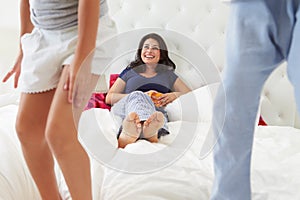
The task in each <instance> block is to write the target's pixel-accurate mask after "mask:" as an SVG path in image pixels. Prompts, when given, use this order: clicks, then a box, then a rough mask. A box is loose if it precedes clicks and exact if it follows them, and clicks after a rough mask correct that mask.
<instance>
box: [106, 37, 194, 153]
mask: <svg viewBox="0 0 300 200" xmlns="http://www.w3.org/2000/svg"><path fill="white" fill-rule="evenodd" d="M175 67H176V66H175V64H174V62H173V61H172V60H171V59H170V58H169V56H168V50H167V46H166V43H165V42H164V40H163V39H162V37H161V36H159V35H158V34H155V33H150V34H148V35H146V36H144V37H143V38H142V39H141V41H140V43H139V47H138V50H137V53H136V59H135V60H134V61H133V62H131V63H130V64H129V65H128V66H127V67H126V69H124V70H123V71H122V73H121V74H120V76H119V77H118V79H117V80H116V82H115V83H114V84H113V86H112V87H111V89H110V90H109V91H108V94H107V96H106V103H107V104H110V105H113V107H112V113H113V114H115V115H117V116H120V117H121V118H122V120H123V123H122V127H121V128H120V133H119V135H118V143H119V147H120V148H124V147H125V146H126V145H127V144H130V143H134V142H135V141H137V140H138V139H140V138H143V139H147V140H148V141H150V142H158V138H159V137H160V136H161V135H164V134H168V133H169V132H168V131H167V127H166V122H167V113H166V111H165V110H164V107H165V106H166V105H168V104H169V103H171V102H172V101H174V100H175V99H176V98H178V97H179V96H180V95H182V94H185V93H187V92H189V91H190V89H189V88H188V87H187V86H186V85H185V84H184V83H183V82H182V81H181V80H180V78H179V77H178V76H177V75H176V74H175V73H174V70H175Z"/></svg>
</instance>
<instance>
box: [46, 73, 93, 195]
mask: <svg viewBox="0 0 300 200" xmlns="http://www.w3.org/2000/svg"><path fill="white" fill-rule="evenodd" d="M68 70H69V67H64V69H63V72H62V75H61V79H60V81H59V84H58V87H57V89H56V93H55V95H54V98H53V102H52V105H51V108H50V112H49V116H48V121H47V128H46V137H47V140H48V144H49V146H50V149H51V151H52V152H53V154H54V155H55V157H56V159H57V161H58V163H59V166H60V168H61V170H62V172H63V175H64V178H65V180H66V183H67V185H68V188H69V190H70V193H71V196H72V199H73V200H76V199H79V200H81V199H85V200H90V199H92V191H91V174H90V163H89V157H88V155H87V153H86V152H85V150H84V149H83V147H82V146H81V144H80V143H79V141H78V139H77V130H76V126H75V121H74V118H73V112H72V111H73V110H72V104H70V103H69V102H68V91H65V90H64V89H63V87H64V84H65V83H66V81H67V75H68ZM82 105H83V107H84V104H82Z"/></svg>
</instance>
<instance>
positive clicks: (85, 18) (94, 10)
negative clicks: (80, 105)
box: [67, 0, 100, 103]
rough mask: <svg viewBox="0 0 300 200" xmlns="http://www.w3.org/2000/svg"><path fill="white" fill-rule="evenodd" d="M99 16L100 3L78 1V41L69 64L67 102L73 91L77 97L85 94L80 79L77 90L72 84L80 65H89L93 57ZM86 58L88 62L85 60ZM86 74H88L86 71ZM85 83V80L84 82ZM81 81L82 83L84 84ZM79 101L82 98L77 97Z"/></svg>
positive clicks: (91, 0)
mask: <svg viewBox="0 0 300 200" xmlns="http://www.w3.org/2000/svg"><path fill="white" fill-rule="evenodd" d="M99 16H100V2H99V0H79V5H78V41H77V47H76V50H75V56H74V60H73V62H72V64H71V67H70V71H69V79H68V83H67V88H68V89H69V102H70V103H72V102H73V98H74V97H73V96H72V95H73V91H75V90H79V92H75V93H76V94H78V95H83V94H85V93H82V92H81V89H80V88H85V84H84V83H81V81H80V79H79V82H78V84H77V86H76V87H77V88H74V82H75V78H76V75H77V72H78V70H79V68H80V67H81V66H82V63H83V62H84V63H85V64H88V65H90V64H91V60H92V58H93V56H91V55H90V53H91V52H92V51H93V50H94V49H95V47H96V39H97V30H98V22H99ZM89 55H90V56H89ZM87 57H88V59H89V60H85V59H86V58H87ZM87 73H90V71H88V72H87ZM83 78H84V77H83ZM84 81H86V80H84ZM84 81H83V82H84ZM76 98H78V99H81V98H82V97H77V96H76Z"/></svg>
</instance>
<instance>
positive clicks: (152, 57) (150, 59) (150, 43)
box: [141, 38, 160, 65]
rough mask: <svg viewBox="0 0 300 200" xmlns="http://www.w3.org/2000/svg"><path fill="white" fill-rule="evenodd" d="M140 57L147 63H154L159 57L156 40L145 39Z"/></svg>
mask: <svg viewBox="0 0 300 200" xmlns="http://www.w3.org/2000/svg"><path fill="white" fill-rule="evenodd" d="M141 58H142V60H143V62H144V63H145V64H147V65H154V64H155V65H156V64H157V63H158V62H159V59H160V47H159V44H158V42H157V41H156V40H154V39H152V38H149V39H147V40H146V41H145V42H144V44H143V48H142V53H141Z"/></svg>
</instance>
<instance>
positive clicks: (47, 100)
mask: <svg viewBox="0 0 300 200" xmlns="http://www.w3.org/2000/svg"><path fill="white" fill-rule="evenodd" d="M54 92H55V90H52V91H49V92H44V93H37V94H22V96H21V101H20V105H19V111H18V117H17V121H16V131H17V133H18V137H19V140H20V143H21V147H22V151H23V154H24V157H25V160H26V163H27V165H28V167H29V170H30V172H31V175H32V177H33V179H34V181H35V183H36V185H37V187H38V189H39V192H40V195H41V197H42V199H43V200H48V199H49V200H58V199H60V196H59V192H58V187H57V182H56V179H55V174H54V161H53V156H52V154H51V152H50V149H49V146H48V144H47V142H46V140H45V127H46V122H47V116H48V112H49V108H50V105H51V101H52V98H53V95H54Z"/></svg>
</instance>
